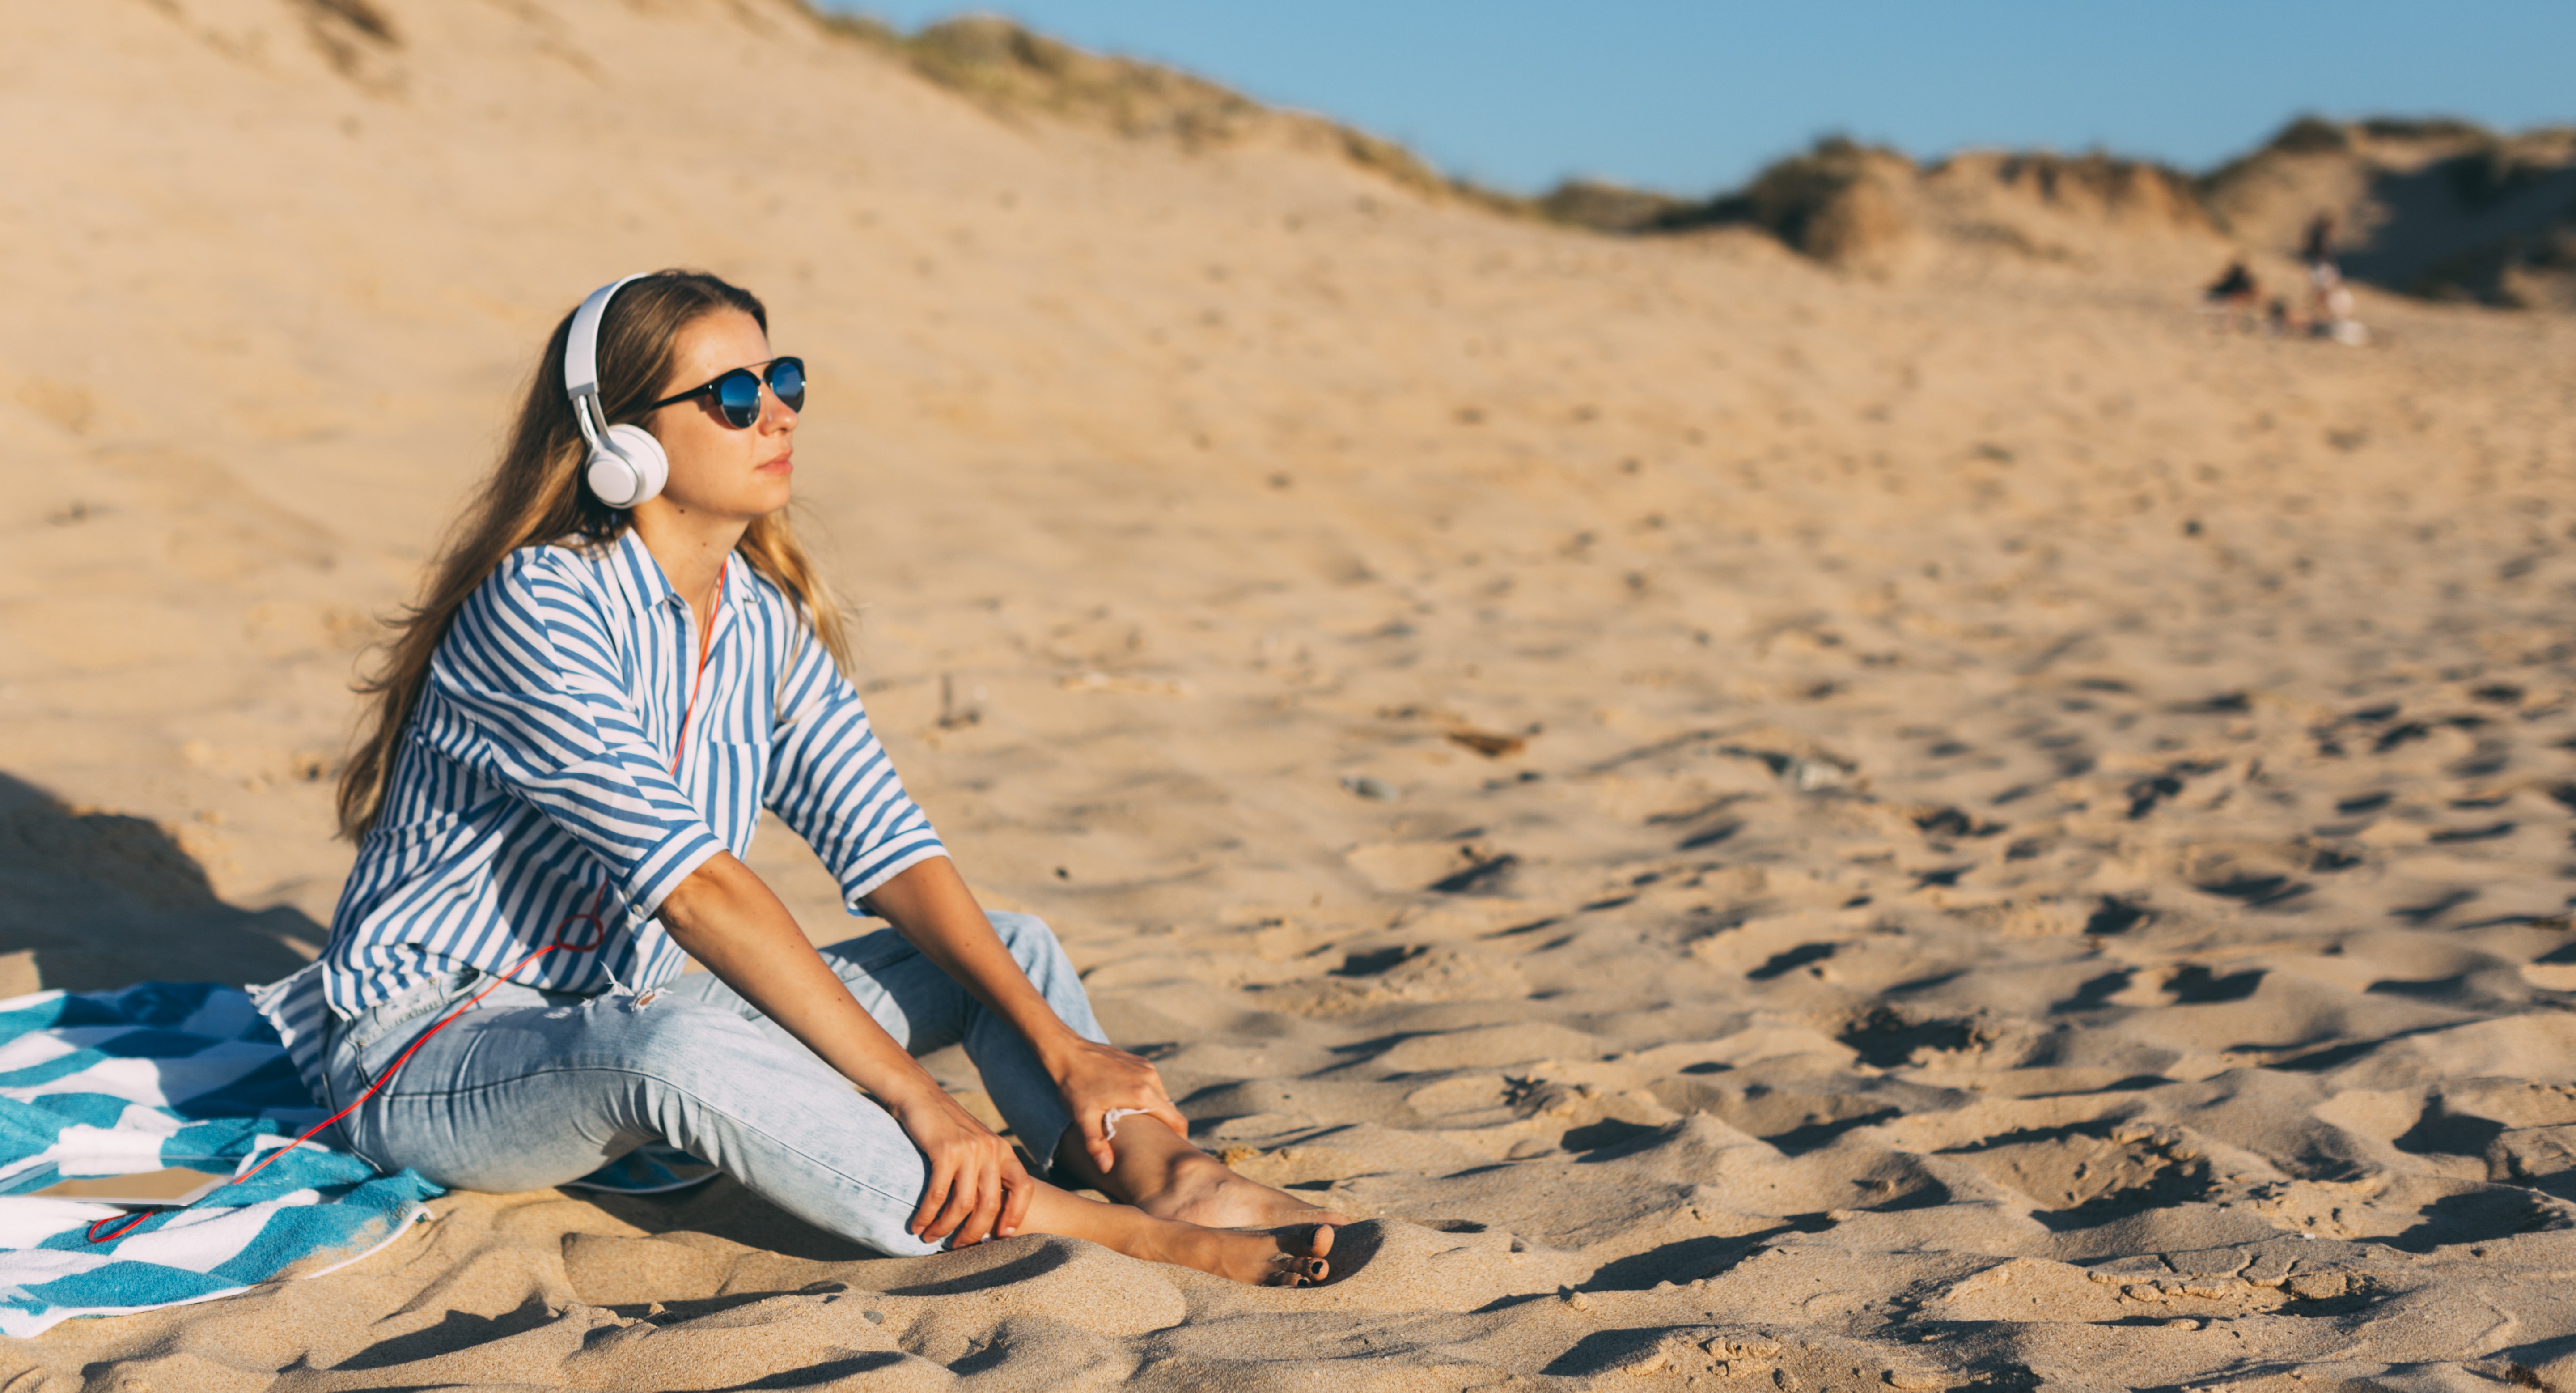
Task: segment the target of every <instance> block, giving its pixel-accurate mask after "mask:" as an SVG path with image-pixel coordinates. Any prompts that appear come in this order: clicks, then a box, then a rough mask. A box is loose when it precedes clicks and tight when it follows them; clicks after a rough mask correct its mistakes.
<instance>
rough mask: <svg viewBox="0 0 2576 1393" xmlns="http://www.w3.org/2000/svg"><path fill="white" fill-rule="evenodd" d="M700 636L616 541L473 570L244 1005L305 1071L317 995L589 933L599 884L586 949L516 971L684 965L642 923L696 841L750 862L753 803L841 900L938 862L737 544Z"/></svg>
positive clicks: (560, 981)
mask: <svg viewBox="0 0 2576 1393" xmlns="http://www.w3.org/2000/svg"><path fill="white" fill-rule="evenodd" d="M714 631H715V634H714V638H713V640H712V641H711V642H710V643H709V644H708V645H707V649H706V662H705V668H704V670H703V672H694V670H695V669H696V666H697V665H696V662H695V659H696V657H697V654H698V625H697V621H696V617H695V616H694V615H693V614H692V613H691V612H690V610H689V606H688V604H687V602H686V601H685V600H683V599H682V598H681V597H680V595H679V594H678V592H676V591H674V590H673V589H672V588H671V585H670V582H669V580H667V579H666V578H665V577H664V576H663V574H662V568H661V566H660V565H659V564H658V563H657V562H655V561H654V559H653V556H652V553H651V552H649V551H647V550H646V549H645V547H644V543H643V541H642V539H641V538H639V537H637V536H636V535H635V533H634V532H633V531H632V530H631V529H630V530H628V531H627V532H626V533H625V534H624V535H623V536H622V537H620V538H619V539H618V540H617V541H616V542H614V543H611V544H607V545H602V546H576V545H571V544H563V545H554V546H533V547H524V548H521V549H520V550H518V551H515V552H513V553H511V554H510V556H509V557H508V558H507V559H505V560H504V561H503V562H502V563H501V565H500V566H499V567H498V568H497V569H496V570H495V571H494V572H493V574H492V576H491V577H490V578H489V579H487V580H485V581H484V582H483V585H482V587H481V588H480V589H478V590H476V591H475V592H474V594H473V596H472V597H471V598H470V599H468V600H467V601H466V603H465V604H464V606H463V607H462V608H461V609H459V610H458V611H457V614H456V618H455V622H454V624H453V626H452V627H451V628H450V629H449V631H448V634H447V637H446V639H445V640H444V641H443V642H442V643H441V644H440V645H439V648H438V652H437V655H436V656H435V657H434V658H433V659H432V660H431V663H430V670H429V677H428V681H427V682H426V683H425V684H424V686H423V688H422V691H421V695H420V701H419V705H418V706H417V707H416V708H415V710H414V711H413V713H412V717H411V722H410V724H409V726H408V727H407V728H406V729H405V731H404V733H403V739H402V741H401V743H400V746H399V748H398V751H397V753H396V755H395V759H394V767H393V776H392V779H391V780H390V782H389V783H388V785H387V788H386V793H385V802H384V811H383V812H382V813H381V814H380V815H379V816H378V818H377V820H376V825H375V827H374V828H373V829H372V830H371V831H369V832H368V833H367V836H366V839H365V840H364V841H363V842H362V843H361V844H360V846H359V849H358V861H357V865H356V866H355V867H354V868H353V869H352V870H351V871H350V873H349V881H348V884H347V886H346V887H345V888H344V889H343V890H342V891H341V894H340V906H339V910H338V912H337V913H335V914H334V915H333V916H332V920H331V942H330V946H329V947H328V948H327V949H326V950H325V951H324V952H323V954H322V957H321V959H320V960H319V961H318V962H316V963H314V964H313V966H312V967H309V968H307V969H305V971H303V972H300V973H298V974H296V976H295V977H294V978H290V979H288V981H287V982H284V983H280V984H278V987H277V988H274V989H272V990H271V991H270V992H267V993H263V994H262V1009H263V1010H264V1011H265V1012H266V1013H267V1014H268V1015H269V1016H270V1018H271V1020H272V1021H274V1022H275V1023H277V1024H278V1026H279V1027H280V1032H281V1033H282V1034H285V1035H286V1036H287V1037H288V1038H287V1045H288V1049H289V1052H290V1053H291V1054H293V1055H294V1056H295V1062H296V1064H297V1067H298V1071H299V1072H300V1073H302V1074H304V1076H305V1078H306V1080H307V1082H314V1081H316V1080H318V1078H319V1073H320V1071H319V1062H320V1061H319V1054H320V1036H321V1031H320V1030H319V1029H318V1028H317V1027H319V1026H320V1025H321V1024H322V1023H323V1022H322V1020H321V1010H320V1008H321V1007H322V1006H323V1005H324V1004H325V1003H327V1005H328V1008H329V1010H330V1011H331V1012H332V1013H333V1014H335V1015H337V1016H338V1017H340V1018H341V1019H343V1020H347V1019H350V1018H352V1017H355V1016H356V1015H358V1014H359V1013H360V1012H362V1011H365V1010H366V1009H367V1008H369V1007H371V1006H374V1005H376V1004H378V1003H380V1002H383V1001H386V1000H389V999H391V998H393V997H395V996H397V995H399V994H401V993H402V992H403V991H405V990H406V989H408V988H410V987H411V986H413V985H415V984H417V983H419V982H420V981H422V980H423V979H425V978H427V977H429V976H430V975H432V974H435V973H439V972H446V971H452V970H454V969H457V968H460V967H474V968H480V969H482V970H484V971H486V972H500V971H502V970H503V969H505V968H507V967H509V966H510V965H511V964H512V963H515V962H518V961H519V960H520V959H522V958H524V957H526V956H527V955H528V954H530V953H533V952H535V951H537V950H538V949H539V948H542V947H544V946H545V945H546V944H548V943H551V942H555V941H557V939H558V937H560V938H561V939H562V940H563V941H566V942H572V943H579V942H583V941H585V940H588V939H589V938H591V937H592V936H593V935H594V934H595V933H596V932H597V930H596V929H595V928H594V925H593V922H592V921H591V920H590V919H589V918H588V917H586V916H587V915H588V914H589V913H590V911H591V910H592V909H593V907H594V906H596V905H599V904H601V901H602V893H603V887H605V907H604V909H602V911H601V913H600V918H601V919H602V920H604V921H605V924H606V929H607V937H606V941H605V942H604V943H603V944H602V946H601V947H600V948H599V949H598V951H596V952H555V953H548V954H546V955H545V956H544V957H541V958H539V959H538V960H537V961H536V962H534V963H532V964H530V965H529V966H528V967H527V968H525V969H524V970H522V971H521V972H520V973H519V974H518V975H517V976H516V977H514V978H513V979H512V980H514V981H516V982H519V983H521V984H522V985H526V986H535V987H544V988H547V989H549V990H554V991H568V992H581V993H597V992H600V991H604V990H607V989H608V988H609V987H610V986H611V985H612V984H617V983H622V984H624V985H626V986H628V987H632V988H635V989H638V990H641V989H644V988H647V987H653V986H658V985H660V984H662V983H664V982H667V981H669V980H670V979H671V978H673V977H675V976H677V975H678V974H679V972H680V969H681V967H682V965H683V961H684V955H683V954H682V953H681V951H680V948H679V946H678V945H677V944H675V943H673V942H672V941H671V938H670V935H669V934H667V933H665V932H664V931H663V929H662V926H661V925H660V923H658V922H657V921H656V920H655V919H654V918H653V915H654V912H655V911H656V910H657V909H658V908H659V907H660V906H661V903H662V900H663V897H664V896H666V895H668V894H669V893H670V892H671V891H672V889H673V888H674V887H676V886H678V885H679V883H680V882H681V881H683V880H685V879H687V878H688V876H689V873H690V872H692V871H694V870H696V869H697V868H698V867H699V866H700V865H702V864H704V863H705V862H706V860H707V859H708V858H710V857H712V856H714V855H715V854H716V853H717V852H719V851H731V852H732V853H733V854H735V855H736V856H741V855H743V854H744V853H746V852H747V851H749V850H750V847H751V839H752V834H753V832H754V831H756V830H757V829H758V827H759V822H760V810H761V808H762V807H763V806H764V805H766V806H767V807H769V808H770V809H771V810H773V811H775V812H776V813H777V814H778V816H779V817H780V818H781V819H782V820H783V821H785V822H786V823H787V825H788V826H789V827H792V828H794V829H795V830H796V832H797V833H798V834H799V835H801V836H803V837H804V838H805V840H806V842H807V843H808V844H809V845H811V846H812V847H813V848H814V851H815V854H816V855H817V856H819V857H820V858H821V859H822V861H823V864H824V865H825V866H826V867H828V868H830V869H831V871H832V872H833V874H834V875H835V876H836V877H838V879H839V880H840V883H841V889H842V893H843V895H844V896H845V898H846V900H847V902H848V904H849V906H850V909H851V912H852V913H861V912H863V911H862V910H861V909H860V900H861V899H862V898H863V897H864V896H866V895H867V894H868V893H869V892H870V891H873V890H874V889H876V888H877V887H878V886H880V885H882V884H884V883H885V882H886V881H887V880H890V879H892V878H893V877H894V876H895V875H896V874H897V873H898V872H901V871H902V870H904V869H905V868H906V867H909V866H911V865H913V864H915V863H916V862H919V861H922V860H925V859H927V858H929V857H933V856H940V855H945V854H946V849H945V848H944V847H942V846H941V845H940V842H939V838H938V835H937V834H936V833H935V832H933V831H932V830H931V827H930V821H929V819H928V818H927V817H925V816H924V815H923V814H922V811H921V809H920V808H919V807H918V806H916V805H915V804H914V803H913V801H912V799H911V798H910V797H908V796H907V795H906V794H905V793H904V791H903V785H902V783H901V782H900V781H899V780H898V779H897V778H896V777H895V772H894V765H893V764H892V763H891V762H890V761H889V760H888V759H887V758H886V755H885V751H884V749H883V747H881V746H880V745H879V744H878V743H877V738H876V734H875V732H874V731H872V730H871V729H870V728H869V726H868V718H867V712H866V711H865V710H864V709H863V708H862V707H861V705H860V702H859V694H858V692H857V691H856V690H855V689H854V688H852V687H851V685H850V683H849V681H848V679H847V678H845V677H843V676H842V675H841V673H840V670H839V669H838V668H837V667H836V666H834V664H833V662H832V657H831V653H830V651H829V650H827V649H826V648H824V646H823V644H822V642H821V640H819V639H817V638H816V637H815V635H814V631H813V628H812V626H811V625H810V624H808V623H807V622H806V621H805V620H804V618H803V617H802V615H801V614H800V613H799V612H798V610H797V607H796V604H795V602H794V600H793V599H791V598H790V597H789V596H788V595H787V594H786V592H784V591H782V590H780V589H779V588H778V587H777V586H775V585H772V584H771V583H770V582H769V581H767V580H766V579H764V578H762V577H761V575H760V574H759V573H758V572H757V571H754V570H753V569H752V568H751V566H750V564H749V563H748V562H746V561H745V560H744V559H743V558H742V557H741V556H740V555H739V554H737V555H735V556H732V557H730V558H728V559H727V561H726V565H725V581H724V589H723V594H722V597H721V599H720V600H719V603H718V605H717V608H716V614H715V622H714ZM693 672H694V677H695V681H696V682H697V684H698V690H697V693H696V704H695V707H694V710H693V709H692V707H691V704H690V696H691V693H690V685H691V682H692V678H693ZM684 719H685V720H686V721H687V722H688V729H687V731H686V732H685V735H686V742H685V750H684V751H683V749H682V736H683V732H682V730H681V724H682V722H683V720H684ZM675 752H677V753H684V754H685V758H683V759H682V760H681V763H680V769H679V773H678V775H677V777H674V776H673V774H672V769H671V766H672V757H673V755H674V753H675ZM317 988H318V990H317ZM299 1047H300V1048H299Z"/></svg>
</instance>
